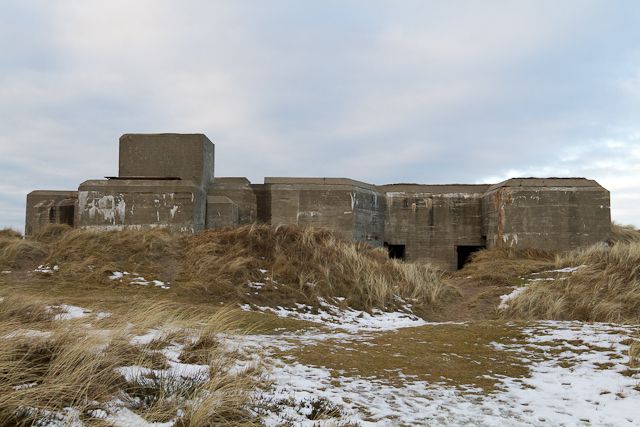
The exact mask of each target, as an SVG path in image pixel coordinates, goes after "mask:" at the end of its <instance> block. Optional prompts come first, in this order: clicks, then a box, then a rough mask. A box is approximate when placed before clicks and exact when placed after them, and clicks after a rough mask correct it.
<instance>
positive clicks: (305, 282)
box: [0, 225, 457, 310]
mask: <svg viewBox="0 0 640 427" xmlns="http://www.w3.org/2000/svg"><path fill="white" fill-rule="evenodd" d="M0 251H1V252H0V268H3V269H10V270H24V271H31V270H33V269H34V268H35V267H37V266H38V265H45V266H49V267H53V266H57V270H56V274H55V277H56V278H57V279H56V280H65V281H66V282H69V283H78V284H79V285H84V286H87V285H103V286H107V285H113V284H114V280H112V279H111V278H113V275H114V273H116V272H125V271H126V272H129V273H135V274H136V275H139V276H143V277H144V278H146V279H157V280H161V281H163V282H166V283H171V290H170V292H176V293H179V294H181V295H183V296H184V295H191V296H193V297H194V298H197V299H198V300H199V301H202V302H206V301H207V300H211V301H212V302H214V301H215V302H219V301H226V302H231V301H238V302H241V303H247V302H249V303H255V304H257V305H266V306H277V305H288V306H292V305H294V304H296V303H302V304H309V305H316V304H318V298H319V297H322V298H333V299H334V301H340V302H341V304H344V305H348V306H350V307H353V308H357V309H364V310H369V309H372V308H380V309H388V310H390V309H394V308H397V307H399V306H403V305H405V304H406V303H412V304H414V305H417V306H429V307H433V306H436V305H439V304H442V303H444V302H446V301H448V300H450V299H451V298H454V297H455V296H456V295H457V291H456V290H455V288H454V287H453V286H451V285H448V284H447V283H446V281H445V280H443V273H442V272H441V271H439V270H437V269H435V268H434V267H432V266H430V265H428V264H409V263H403V262H398V261H395V260H390V259H389V258H388V257H387V256H386V254H385V253H384V252H383V251H381V250H379V249H373V248H371V247H369V246H367V245H364V244H358V243H353V242H348V241H344V240H341V239H340V238H338V237H337V236H336V235H335V234H334V233H332V232H330V231H327V230H320V229H313V228H300V227H296V226H278V227H271V226H268V225H251V226H244V227H239V228H234V229H225V230H208V231H205V232H203V233H200V234H196V235H184V234H173V233H170V232H168V231H166V230H160V229H152V230H141V231H134V230H127V231H110V232H98V231H90V230H77V229H75V230H74V229H70V228H68V227H64V226H53V227H50V228H48V229H45V230H44V231H43V232H42V233H39V234H38V235H35V236H33V238H32V239H28V240H24V239H20V238H18V237H17V236H16V235H14V234H11V235H7V236H2V237H0ZM52 276H53V275H52Z"/></svg>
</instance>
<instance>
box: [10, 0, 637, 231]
mask: <svg viewBox="0 0 640 427" xmlns="http://www.w3.org/2000/svg"><path fill="white" fill-rule="evenodd" d="M125 132H202V133H205V134H206V135H207V136H208V137H209V138H210V139H211V140H212V141H214V142H215V144H216V171H215V173H216V175H217V176H247V177H249V179H251V180H252V181H253V182H262V179H263V177H264V176H333V177H349V178H353V179H358V180H363V181H366V182H370V183H374V184H383V183H392V182H419V183H453V182H456V183H484V182H497V181H501V180H503V179H506V178H509V177H516V176H586V177H589V178H593V179H596V180H597V181H598V182H600V183H601V184H602V185H603V186H605V187H606V188H608V189H609V190H610V191H611V199H612V216H613V218H614V220H616V221H618V222H621V223H634V224H636V225H640V2H638V1H635V0H633V1H610V0H607V1H587V0H580V1H570V0H562V1H558V0H553V1H541V0H535V1H507V0H505V1H499V2H498V1H486V0H483V1H469V2H465V1H439V2H435V1H425V0H419V1H391V0H389V1H372V0H362V1H326V0H323V1H311V0H309V1H299V0H298V1H294V0H292V1H266V0H256V1H244V0H229V1H226V2H222V1H205V0H203V1H159V0H148V1H136V0H127V1H119V0H109V1H90V0H78V1H63V0H56V1H25V0H16V1H6V0H0V168H1V170H2V179H1V180H0V227H4V226H12V227H15V228H19V229H22V228H23V222H24V203H25V196H26V194H27V193H28V192H29V191H31V190H33V189H69V190H73V189H77V187H78V184H79V183H80V182H82V181H84V180H86V179H91V178H101V177H103V176H105V175H114V174H117V154H118V147H117V141H118V137H119V136H120V135H121V134H122V133H125Z"/></svg>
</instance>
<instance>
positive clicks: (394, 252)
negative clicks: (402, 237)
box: [384, 242, 405, 259]
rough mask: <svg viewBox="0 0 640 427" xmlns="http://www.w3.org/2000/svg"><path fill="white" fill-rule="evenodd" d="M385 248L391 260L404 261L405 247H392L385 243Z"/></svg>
mask: <svg viewBox="0 0 640 427" xmlns="http://www.w3.org/2000/svg"><path fill="white" fill-rule="evenodd" d="M384 247H385V248H387V251H389V258H393V259H404V255H405V245H390V244H388V243H387V242H385V243H384Z"/></svg>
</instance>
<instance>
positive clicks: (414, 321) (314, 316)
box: [240, 298, 427, 332]
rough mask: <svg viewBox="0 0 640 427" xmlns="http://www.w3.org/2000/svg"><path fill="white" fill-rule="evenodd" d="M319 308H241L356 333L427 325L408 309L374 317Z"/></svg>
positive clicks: (329, 306)
mask: <svg viewBox="0 0 640 427" xmlns="http://www.w3.org/2000/svg"><path fill="white" fill-rule="evenodd" d="M318 302H319V304H320V307H319V308H315V307H312V306H310V305H306V304H300V303H297V304H296V307H295V308H290V307H280V306H278V307H276V308H272V307H263V306H257V305H250V304H244V305H241V306H240V308H241V309H242V310H245V311H252V310H257V311H261V312H265V313H273V314H275V315H276V316H278V317H285V318H293V319H298V320H305V321H307V322H313V323H320V324H322V325H323V326H326V327H328V328H332V329H344V330H347V331H351V332H356V331H385V330H393V329H400V328H411V327H416V326H422V325H426V324H427V322H425V321H424V320H423V319H421V318H419V317H418V316H416V315H414V314H413V313H411V308H410V307H409V306H406V307H405V310H406V311H404V312H399V311H396V312H385V311H382V310H379V309H375V308H374V309H373V310H371V313H368V312H366V311H361V310H355V309H353V308H344V309H343V308H340V307H338V306H336V305H333V304H331V303H329V302H328V301H326V300H325V299H324V298H318Z"/></svg>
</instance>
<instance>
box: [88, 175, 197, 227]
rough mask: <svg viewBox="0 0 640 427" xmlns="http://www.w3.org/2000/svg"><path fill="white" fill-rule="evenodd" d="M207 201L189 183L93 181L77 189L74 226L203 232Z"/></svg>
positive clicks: (192, 184)
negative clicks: (76, 209)
mask: <svg viewBox="0 0 640 427" xmlns="http://www.w3.org/2000/svg"><path fill="white" fill-rule="evenodd" d="M205 209H206V197H205V194H204V192H203V190H202V189H201V188H200V186H198V185H195V184H194V183H193V182H192V181H182V180H175V181H164V180H124V179H123V180H120V179H118V180H92V181H85V182H83V183H82V184H80V187H79V188H78V211H77V215H76V225H77V226H78V227H81V228H94V229H100V230H122V229H130V228H131V229H140V228H152V227H165V228H169V229H172V230H176V231H181V232H197V231H201V230H203V229H204V224H205Z"/></svg>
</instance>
